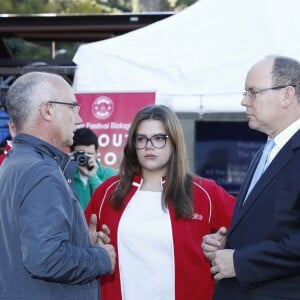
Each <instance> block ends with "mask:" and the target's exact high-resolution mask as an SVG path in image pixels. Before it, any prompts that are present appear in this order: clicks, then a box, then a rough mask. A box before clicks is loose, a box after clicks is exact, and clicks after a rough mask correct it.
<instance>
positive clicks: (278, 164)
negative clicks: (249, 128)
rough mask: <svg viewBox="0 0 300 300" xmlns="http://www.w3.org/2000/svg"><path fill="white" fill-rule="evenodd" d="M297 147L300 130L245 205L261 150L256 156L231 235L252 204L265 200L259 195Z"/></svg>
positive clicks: (248, 175)
mask: <svg viewBox="0 0 300 300" xmlns="http://www.w3.org/2000/svg"><path fill="white" fill-rule="evenodd" d="M297 147H300V131H297V133H296V134H295V135H294V136H293V137H292V138H291V139H290V140H289V141H288V142H287V143H286V144H285V146H284V147H283V148H282V149H281V150H280V151H279V152H278V153H277V155H276V157H275V158H274V159H273V161H272V162H271V164H270V165H269V167H268V168H267V169H266V171H265V172H264V173H263V175H262V176H261V178H260V179H259V180H258V181H257V183H256V185H255V186H254V187H253V189H252V191H251V192H250V194H249V195H248V199H247V201H246V202H245V204H244V205H243V202H244V198H245V196H246V194H247V190H248V186H249V184H250V181H251V178H252V176H253V173H254V171H255V168H256V165H257V163H258V160H259V158H260V155H261V151H260V154H258V155H257V156H256V157H255V158H254V160H253V163H252V164H251V166H250V167H249V171H248V174H247V176H246V178H245V180H244V183H243V185H242V187H241V190H240V193H239V195H238V199H237V204H236V208H235V212H234V216H233V219H232V223H231V229H230V231H229V232H228V235H230V233H231V232H232V231H233V230H234V228H235V227H236V226H237V224H238V223H239V221H240V220H241V218H242V217H243V216H244V214H246V213H247V211H248V210H249V209H250V208H251V207H252V205H254V204H255V202H256V201H257V200H258V201H263V200H264V199H258V198H259V195H260V194H261V193H262V192H263V190H264V189H266V188H267V187H268V185H269V183H270V182H271V181H272V179H273V178H274V177H276V176H278V174H279V173H280V171H281V170H282V168H284V166H285V165H286V164H287V163H288V162H289V161H290V160H291V159H292V158H293V156H294V149H295V148H297Z"/></svg>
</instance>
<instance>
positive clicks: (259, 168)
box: [244, 139, 275, 203]
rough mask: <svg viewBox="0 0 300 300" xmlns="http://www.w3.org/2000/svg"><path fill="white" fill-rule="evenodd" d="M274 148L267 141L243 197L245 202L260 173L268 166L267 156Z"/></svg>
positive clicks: (270, 141)
mask: <svg viewBox="0 0 300 300" xmlns="http://www.w3.org/2000/svg"><path fill="white" fill-rule="evenodd" d="M274 146H275V143H274V140H271V139H269V140H268V142H267V143H266V145H265V147H264V150H263V153H262V155H261V158H260V160H259V162H258V164H257V167H256V170H255V172H254V175H253V177H252V181H251V183H250V185H249V188H248V192H247V195H246V197H245V201H246V199H247V197H248V195H249V194H250V192H251V190H252V189H253V187H254V186H255V184H256V182H257V181H258V179H259V178H260V176H261V175H262V173H263V172H264V171H265V169H266V168H267V166H268V164H269V154H270V152H271V151H272V149H273V147H274ZM245 201H244V203H245Z"/></svg>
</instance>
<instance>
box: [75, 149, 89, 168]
mask: <svg viewBox="0 0 300 300" xmlns="http://www.w3.org/2000/svg"><path fill="white" fill-rule="evenodd" d="M73 160H74V161H76V162H77V163H78V165H79V166H83V167H84V166H87V165H88V162H89V157H88V156H87V155H86V154H85V152H84V151H82V150H80V151H76V152H74V153H73Z"/></svg>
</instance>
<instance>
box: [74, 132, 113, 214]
mask: <svg viewBox="0 0 300 300" xmlns="http://www.w3.org/2000/svg"><path fill="white" fill-rule="evenodd" d="M70 148H71V151H72V153H73V157H74V160H76V161H77V163H78V164H77V169H76V171H75V174H74V185H75V189H76V192H77V195H78V198H79V201H80V205H81V207H82V209H85V208H86V206H87V204H88V202H89V201H90V198H91V196H92V194H93V193H94V191H95V190H96V188H97V187H98V186H99V185H100V184H101V183H102V182H103V181H104V180H106V179H107V178H109V177H111V176H113V175H115V174H116V173H117V171H116V170H114V169H112V168H109V167H105V166H102V165H101V164H100V162H99V160H98V159H97V152H98V138H97V136H96V134H95V133H94V132H93V131H92V130H91V129H89V128H80V129H77V130H76V131H75V133H74V137H73V145H72V146H71V147H70Z"/></svg>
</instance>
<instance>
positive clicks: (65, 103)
mask: <svg viewBox="0 0 300 300" xmlns="http://www.w3.org/2000/svg"><path fill="white" fill-rule="evenodd" d="M48 103H54V104H62V105H69V106H72V108H73V110H74V112H75V113H79V110H80V106H81V104H79V103H77V102H62V101H48Z"/></svg>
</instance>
